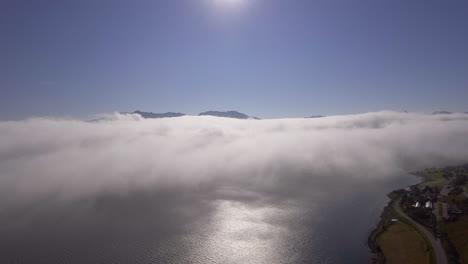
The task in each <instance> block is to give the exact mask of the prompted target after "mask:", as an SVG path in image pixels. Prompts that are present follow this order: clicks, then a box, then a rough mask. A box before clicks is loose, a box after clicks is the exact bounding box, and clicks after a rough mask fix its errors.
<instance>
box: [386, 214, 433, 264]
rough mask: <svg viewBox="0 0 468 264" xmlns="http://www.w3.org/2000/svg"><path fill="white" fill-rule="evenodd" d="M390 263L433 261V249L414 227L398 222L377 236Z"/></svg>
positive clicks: (420, 263) (409, 263)
mask: <svg viewBox="0 0 468 264" xmlns="http://www.w3.org/2000/svg"><path fill="white" fill-rule="evenodd" d="M377 244H378V245H379V246H380V248H381V249H382V251H383V253H384V255H385V258H386V262H385V263H388V264H393V263H396V264H401V263H407V264H411V263H415V264H416V263H418V264H422V263H431V250H430V248H428V247H427V244H426V242H425V241H424V239H423V238H422V237H421V235H420V234H419V233H418V232H416V230H414V229H413V228H412V227H410V226H408V225H406V224H404V223H401V222H398V223H395V224H392V225H390V226H389V227H388V229H387V231H385V232H384V233H382V234H381V235H380V236H379V237H378V238H377Z"/></svg>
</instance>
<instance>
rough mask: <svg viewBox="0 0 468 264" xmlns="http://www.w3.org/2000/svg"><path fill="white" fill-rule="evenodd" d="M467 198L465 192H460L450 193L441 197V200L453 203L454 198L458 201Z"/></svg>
mask: <svg viewBox="0 0 468 264" xmlns="http://www.w3.org/2000/svg"><path fill="white" fill-rule="evenodd" d="M465 199H466V198H465V196H464V195H463V193H460V194H457V195H450V196H447V197H443V198H440V199H439V200H440V201H441V202H444V203H451V202H452V201H453V200H455V201H457V202H460V201H463V200H465Z"/></svg>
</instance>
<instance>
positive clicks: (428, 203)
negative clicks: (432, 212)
mask: <svg viewBox="0 0 468 264" xmlns="http://www.w3.org/2000/svg"><path fill="white" fill-rule="evenodd" d="M424 207H426V208H429V209H432V202H431V201H427V202H426V205H425V206H424Z"/></svg>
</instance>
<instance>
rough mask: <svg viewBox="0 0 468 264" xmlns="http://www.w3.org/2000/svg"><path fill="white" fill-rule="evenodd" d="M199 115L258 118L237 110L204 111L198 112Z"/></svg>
mask: <svg viewBox="0 0 468 264" xmlns="http://www.w3.org/2000/svg"><path fill="white" fill-rule="evenodd" d="M198 115H199V116H218V117H229V118H237V119H257V120H258V119H260V118H258V117H252V116H248V115H246V114H243V113H239V112H237V111H227V112H221V111H206V112H202V113H200V114H198Z"/></svg>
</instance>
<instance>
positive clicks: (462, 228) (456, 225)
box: [441, 216, 468, 264]
mask: <svg viewBox="0 0 468 264" xmlns="http://www.w3.org/2000/svg"><path fill="white" fill-rule="evenodd" d="M441 229H442V231H443V232H445V233H447V234H448V236H449V239H450V241H452V243H453V245H454V246H455V248H456V249H457V252H458V254H460V261H461V263H465V264H468V216H463V217H460V219H458V221H456V222H443V223H442V224H441Z"/></svg>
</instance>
